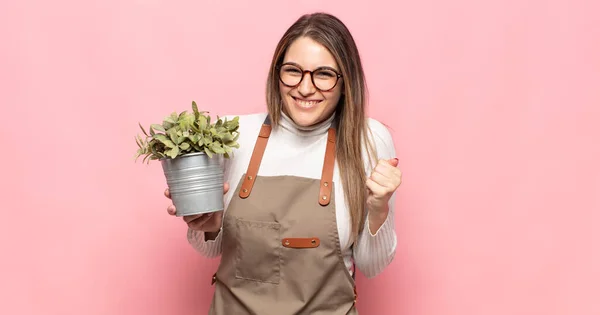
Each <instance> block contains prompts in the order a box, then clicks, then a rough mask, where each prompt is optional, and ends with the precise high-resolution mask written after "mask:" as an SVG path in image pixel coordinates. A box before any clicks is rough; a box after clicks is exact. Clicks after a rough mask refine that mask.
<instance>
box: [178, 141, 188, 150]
mask: <svg viewBox="0 0 600 315" xmlns="http://www.w3.org/2000/svg"><path fill="white" fill-rule="evenodd" d="M179 148H180V149H182V150H187V149H189V148H190V144H189V143H187V142H184V143H182V144H180V145H179Z"/></svg>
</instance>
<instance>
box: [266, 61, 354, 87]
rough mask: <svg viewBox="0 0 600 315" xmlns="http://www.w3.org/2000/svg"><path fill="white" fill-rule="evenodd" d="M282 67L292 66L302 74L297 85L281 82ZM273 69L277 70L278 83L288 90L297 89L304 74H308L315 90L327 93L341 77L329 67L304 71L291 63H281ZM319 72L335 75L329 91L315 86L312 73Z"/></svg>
mask: <svg viewBox="0 0 600 315" xmlns="http://www.w3.org/2000/svg"><path fill="white" fill-rule="evenodd" d="M283 66H294V67H296V68H298V69H300V71H301V72H302V77H301V78H300V81H299V82H298V83H297V84H295V85H289V84H286V83H285V82H283V79H282V78H281V68H282V67H283ZM275 69H277V76H278V77H279V82H281V83H282V84H283V85H285V86H287V87H289V88H296V87H298V86H299V85H300V83H302V80H304V77H305V76H306V74H307V73H308V74H310V81H311V83H312V85H313V86H314V87H315V88H316V89H317V90H319V91H321V92H329V91H331V90H333V89H334V88H335V87H336V86H337V84H338V82H339V81H340V78H341V77H342V75H341V74H340V73H339V72H338V71H337V70H335V69H333V68H331V67H318V68H316V69H314V70H312V71H311V70H304V69H303V68H302V67H300V65H298V64H295V63H293V62H285V63H282V64H280V65H278V66H277V67H275ZM319 70H329V71H332V72H333V73H335V74H336V77H335V83H334V84H333V86H332V87H331V88H330V89H327V90H324V89H320V88H319V87H318V86H317V85H316V84H315V78H314V77H313V73H314V72H315V71H319Z"/></svg>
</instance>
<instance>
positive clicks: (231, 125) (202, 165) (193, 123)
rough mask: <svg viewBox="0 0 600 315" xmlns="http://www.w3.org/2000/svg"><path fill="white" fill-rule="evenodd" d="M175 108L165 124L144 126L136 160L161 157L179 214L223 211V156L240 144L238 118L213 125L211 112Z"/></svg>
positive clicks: (138, 141) (193, 104) (194, 108)
mask: <svg viewBox="0 0 600 315" xmlns="http://www.w3.org/2000/svg"><path fill="white" fill-rule="evenodd" d="M192 110H193V112H191V113H188V112H187V111H183V112H181V113H180V114H177V113H176V112H173V113H172V114H171V115H170V116H167V117H165V118H164V120H163V122H162V124H152V125H150V128H149V129H148V132H146V130H145V129H144V127H142V125H141V124H139V126H140V128H141V129H142V132H143V133H144V137H142V136H140V135H139V134H138V135H137V137H136V143H137V145H138V150H137V154H136V155H135V160H136V161H137V160H138V158H139V157H140V156H144V158H143V162H147V163H149V162H150V160H159V161H160V162H161V165H162V169H163V173H164V175H165V177H166V181H167V186H168V187H169V191H170V193H171V200H172V201H173V204H174V205H175V208H176V209H177V216H188V215H195V214H201V213H209V212H216V211H220V210H223V208H224V207H223V166H222V163H221V162H222V158H229V157H230V154H231V153H232V151H233V149H234V148H239V144H238V143H237V139H238V137H239V132H238V128H239V117H238V116H236V117H234V118H233V119H232V120H227V118H225V119H222V118H219V116H217V120H216V121H215V122H214V123H212V124H211V119H210V116H209V115H207V114H208V112H204V111H203V112H200V111H198V106H197V105H196V102H192Z"/></svg>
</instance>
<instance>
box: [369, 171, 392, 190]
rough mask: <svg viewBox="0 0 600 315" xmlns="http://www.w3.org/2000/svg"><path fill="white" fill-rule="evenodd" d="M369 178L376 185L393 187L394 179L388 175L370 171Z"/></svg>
mask: <svg viewBox="0 0 600 315" xmlns="http://www.w3.org/2000/svg"><path fill="white" fill-rule="evenodd" d="M370 179H371V180H372V181H374V182H375V183H376V184H377V185H379V186H382V187H385V188H393V187H394V180H393V179H392V178H390V177H388V176H385V175H383V174H381V173H379V172H373V173H371V177H370Z"/></svg>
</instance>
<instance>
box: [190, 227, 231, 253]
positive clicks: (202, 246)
mask: <svg viewBox="0 0 600 315" xmlns="http://www.w3.org/2000/svg"><path fill="white" fill-rule="evenodd" d="M222 234H223V233H221V232H219V234H218V235H217V237H216V238H215V239H214V240H206V239H205V235H204V232H200V231H194V230H192V229H190V228H188V233H187V239H188V242H189V243H190V245H192V247H193V248H194V249H195V250H196V251H198V252H199V253H200V254H202V255H203V256H205V257H208V258H214V257H217V256H219V255H221V235H222Z"/></svg>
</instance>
